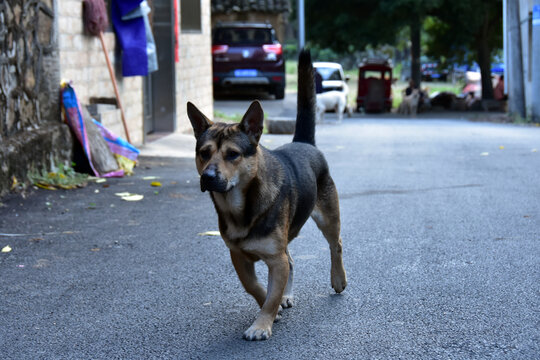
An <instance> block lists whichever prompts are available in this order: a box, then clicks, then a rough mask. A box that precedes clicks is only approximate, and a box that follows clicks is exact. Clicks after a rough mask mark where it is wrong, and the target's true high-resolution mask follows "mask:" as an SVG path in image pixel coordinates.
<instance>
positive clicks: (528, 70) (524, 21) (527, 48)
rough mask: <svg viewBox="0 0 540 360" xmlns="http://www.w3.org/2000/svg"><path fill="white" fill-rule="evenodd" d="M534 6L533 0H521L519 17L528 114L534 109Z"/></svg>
mask: <svg viewBox="0 0 540 360" xmlns="http://www.w3.org/2000/svg"><path fill="white" fill-rule="evenodd" d="M532 7H533V0H520V3H519V18H520V23H521V52H522V59H523V85H524V86H525V107H526V112H527V114H528V115H530V114H531V109H532V59H531V55H532V19H531V16H532Z"/></svg>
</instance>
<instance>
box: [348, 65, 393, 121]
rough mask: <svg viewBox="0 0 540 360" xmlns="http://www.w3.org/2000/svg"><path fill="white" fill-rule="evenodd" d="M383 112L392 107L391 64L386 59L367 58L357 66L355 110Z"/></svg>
mask: <svg viewBox="0 0 540 360" xmlns="http://www.w3.org/2000/svg"><path fill="white" fill-rule="evenodd" d="M362 109H363V110H364V111H365V112H383V111H390V110H391V109H392V66H391V64H390V62H389V61H388V60H381V59H367V60H365V61H364V62H363V63H362V64H361V65H360V66H359V68H358V96H357V97H356V110H357V111H361V110H362Z"/></svg>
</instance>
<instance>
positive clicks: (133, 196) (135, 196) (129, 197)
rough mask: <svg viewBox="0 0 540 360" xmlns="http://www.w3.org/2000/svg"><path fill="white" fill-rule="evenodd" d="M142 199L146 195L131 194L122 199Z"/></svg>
mask: <svg viewBox="0 0 540 360" xmlns="http://www.w3.org/2000/svg"><path fill="white" fill-rule="evenodd" d="M142 199H144V195H138V194H129V195H127V196H122V200H126V201H140V200H142Z"/></svg>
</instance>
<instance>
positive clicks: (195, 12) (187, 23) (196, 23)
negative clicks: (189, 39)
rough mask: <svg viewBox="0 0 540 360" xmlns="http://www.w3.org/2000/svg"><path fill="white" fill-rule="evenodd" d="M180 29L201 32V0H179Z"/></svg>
mask: <svg viewBox="0 0 540 360" xmlns="http://www.w3.org/2000/svg"><path fill="white" fill-rule="evenodd" d="M180 29H181V30H182V32H201V31H202V26H201V0H180Z"/></svg>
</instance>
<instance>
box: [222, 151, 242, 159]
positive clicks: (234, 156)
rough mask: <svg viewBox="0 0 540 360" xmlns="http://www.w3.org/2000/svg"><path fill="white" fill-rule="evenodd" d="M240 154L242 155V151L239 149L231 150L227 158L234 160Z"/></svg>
mask: <svg viewBox="0 0 540 360" xmlns="http://www.w3.org/2000/svg"><path fill="white" fill-rule="evenodd" d="M239 156H240V153H239V152H238V151H234V150H229V151H227V154H226V155H225V158H226V159H227V160H229V161H233V160H236V159H237V158H238V157H239Z"/></svg>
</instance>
